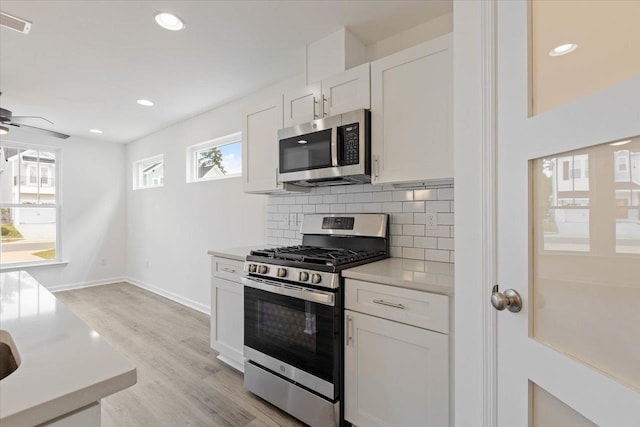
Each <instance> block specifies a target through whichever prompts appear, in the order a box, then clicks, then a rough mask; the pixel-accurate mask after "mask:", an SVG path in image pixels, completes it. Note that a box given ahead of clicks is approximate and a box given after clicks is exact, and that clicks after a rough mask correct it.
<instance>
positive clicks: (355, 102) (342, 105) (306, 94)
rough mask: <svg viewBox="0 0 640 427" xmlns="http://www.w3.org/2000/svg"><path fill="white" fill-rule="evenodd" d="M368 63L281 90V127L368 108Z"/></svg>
mask: <svg viewBox="0 0 640 427" xmlns="http://www.w3.org/2000/svg"><path fill="white" fill-rule="evenodd" d="M370 106H371V91H370V74H369V64H368V63H367V64H362V65H359V66H357V67H354V68H351V69H349V70H347V71H345V72H343V73H340V74H337V75H335V76H332V77H329V78H327V79H324V80H322V82H318V83H315V84H312V85H308V86H305V87H303V88H299V89H295V90H292V91H289V92H286V93H285V94H284V127H290V126H295V125H299V124H301V123H306V122H310V121H312V120H317V119H321V118H323V117H327V116H333V115H336V114H341V113H346V112H348V111H352V110H357V109H359V108H370Z"/></svg>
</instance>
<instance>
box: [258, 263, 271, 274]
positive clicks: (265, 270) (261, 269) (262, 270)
mask: <svg viewBox="0 0 640 427" xmlns="http://www.w3.org/2000/svg"><path fill="white" fill-rule="evenodd" d="M268 272H269V267H267V266H266V265H260V266H258V273H260V274H267V273H268Z"/></svg>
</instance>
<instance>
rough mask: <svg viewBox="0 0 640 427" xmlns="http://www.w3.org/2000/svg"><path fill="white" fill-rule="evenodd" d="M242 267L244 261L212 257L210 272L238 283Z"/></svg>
mask: <svg viewBox="0 0 640 427" xmlns="http://www.w3.org/2000/svg"><path fill="white" fill-rule="evenodd" d="M243 267H244V262H242V261H236V260H234V259H227V258H218V257H214V258H213V263H212V270H213V271H212V272H211V274H212V275H213V276H215V277H222V278H225V279H227V280H231V281H234V282H238V283H240V282H241V280H240V277H242V275H243V272H242V268H243Z"/></svg>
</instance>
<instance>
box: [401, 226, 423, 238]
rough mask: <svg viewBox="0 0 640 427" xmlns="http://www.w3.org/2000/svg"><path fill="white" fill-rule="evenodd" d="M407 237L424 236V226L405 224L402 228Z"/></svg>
mask: <svg viewBox="0 0 640 427" xmlns="http://www.w3.org/2000/svg"><path fill="white" fill-rule="evenodd" d="M402 234H404V235H405V236H424V225H414V224H405V225H403V226H402Z"/></svg>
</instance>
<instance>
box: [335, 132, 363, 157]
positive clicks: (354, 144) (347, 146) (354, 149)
mask: <svg viewBox="0 0 640 427" xmlns="http://www.w3.org/2000/svg"><path fill="white" fill-rule="evenodd" d="M359 125H360V124H359V123H352V124H349V125H344V126H340V128H339V129H338V132H339V133H340V134H341V135H342V159H341V162H340V164H341V165H343V166H348V165H357V164H358V163H360V131H359Z"/></svg>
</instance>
